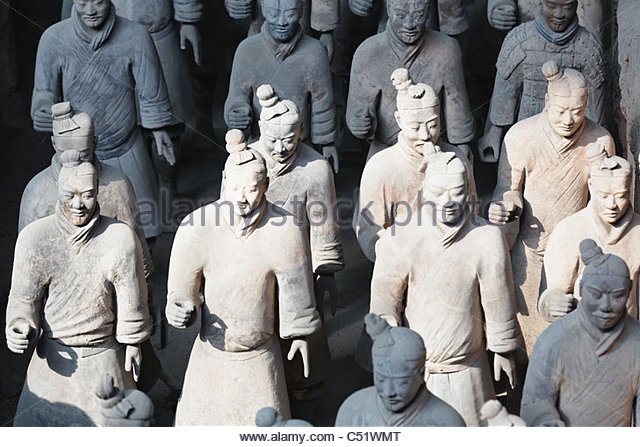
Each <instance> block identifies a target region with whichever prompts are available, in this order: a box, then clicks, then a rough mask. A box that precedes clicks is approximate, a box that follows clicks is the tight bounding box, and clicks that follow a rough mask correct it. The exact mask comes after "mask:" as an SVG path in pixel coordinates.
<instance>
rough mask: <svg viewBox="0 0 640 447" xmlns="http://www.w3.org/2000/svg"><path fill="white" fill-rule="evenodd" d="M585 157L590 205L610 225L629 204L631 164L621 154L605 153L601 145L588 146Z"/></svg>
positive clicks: (627, 208)
mask: <svg viewBox="0 0 640 447" xmlns="http://www.w3.org/2000/svg"><path fill="white" fill-rule="evenodd" d="M587 157H588V158H589V162H590V164H591V171H590V175H589V193H590V195H591V204H592V206H593V209H594V211H595V212H596V214H597V215H598V217H599V218H600V219H602V221H603V222H604V223H607V224H611V225H613V224H615V223H616V222H617V221H618V220H620V219H621V218H622V217H623V216H624V215H625V214H626V213H627V211H628V210H629V208H630V207H631V165H630V164H629V162H628V161H627V160H625V159H624V158H622V157H618V156H613V157H609V156H607V152H606V150H605V148H604V146H603V145H601V144H594V145H592V146H591V147H589V149H587Z"/></svg>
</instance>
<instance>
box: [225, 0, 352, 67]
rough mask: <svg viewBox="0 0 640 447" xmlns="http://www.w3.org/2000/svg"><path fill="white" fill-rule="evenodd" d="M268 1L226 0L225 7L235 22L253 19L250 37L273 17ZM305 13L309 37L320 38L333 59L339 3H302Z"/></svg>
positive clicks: (322, 0) (302, 19) (331, 0)
mask: <svg viewBox="0 0 640 447" xmlns="http://www.w3.org/2000/svg"><path fill="white" fill-rule="evenodd" d="M264 4H265V2H264V0H225V2H224V5H225V8H226V9H227V12H228V13H229V17H231V18H232V19H240V20H242V19H248V18H251V24H250V25H249V36H252V35H254V34H257V33H259V32H260V28H261V27H262V25H263V24H264V21H265V18H266V16H267V14H268V13H269V11H268V8H269V6H267V10H265V5H264ZM301 8H302V11H301V12H300V15H299V17H298V20H299V22H300V25H301V26H302V28H303V30H304V32H305V34H308V35H310V36H313V37H317V38H318V40H319V41H320V42H321V43H322V45H324V47H325V48H326V50H327V54H328V56H329V60H331V59H333V52H334V46H335V38H334V36H333V31H334V30H335V29H336V28H337V27H338V24H339V23H340V1H339V0H301Z"/></svg>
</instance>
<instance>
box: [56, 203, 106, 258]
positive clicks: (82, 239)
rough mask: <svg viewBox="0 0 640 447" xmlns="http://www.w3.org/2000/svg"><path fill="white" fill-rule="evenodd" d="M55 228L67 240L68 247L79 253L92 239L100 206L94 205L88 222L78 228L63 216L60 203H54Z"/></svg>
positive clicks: (98, 220)
mask: <svg viewBox="0 0 640 447" xmlns="http://www.w3.org/2000/svg"><path fill="white" fill-rule="evenodd" d="M55 215H56V228H57V229H58V231H59V232H60V234H62V236H64V237H65V238H66V239H67V242H68V243H69V245H70V246H71V247H73V248H75V249H76V251H79V250H80V249H81V248H82V247H83V246H85V245H86V244H87V243H88V242H89V241H90V240H91V238H92V237H93V235H94V233H95V231H96V228H97V227H98V225H99V224H100V205H99V204H97V203H96V209H95V210H94V211H93V215H92V216H91V219H89V222H87V223H86V224H84V225H83V226H81V227H78V226H76V225H74V224H72V223H71V222H69V220H67V218H66V217H65V215H64V212H63V211H62V205H61V204H60V202H57V203H56V212H55Z"/></svg>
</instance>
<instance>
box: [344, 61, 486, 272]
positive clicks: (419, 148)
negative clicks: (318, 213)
mask: <svg viewBox="0 0 640 447" xmlns="http://www.w3.org/2000/svg"><path fill="white" fill-rule="evenodd" d="M391 84H392V85H394V86H395V89H396V90H397V96H396V108H397V111H396V112H395V114H394V119H395V122H396V123H397V125H398V127H399V128H400V133H399V134H398V136H397V138H396V144H394V145H393V146H391V147H390V148H389V149H386V150H384V151H381V152H378V153H376V154H375V155H374V156H373V157H371V159H370V160H369V162H368V163H367V164H366V165H365V168H364V172H363V173H362V179H361V181H360V198H359V205H358V207H357V209H356V214H355V216H354V230H355V233H356V236H357V238H358V243H359V244H360V248H361V249H362V251H363V252H364V254H365V255H366V256H367V258H369V260H370V261H372V262H373V261H375V256H376V254H375V245H376V242H377V241H378V239H379V238H380V235H381V234H382V232H384V230H386V229H387V228H389V227H390V226H391V225H393V223H394V222H396V221H399V222H404V223H406V222H407V220H408V218H410V217H411V214H412V213H415V212H416V210H417V209H418V207H419V206H420V204H421V203H422V198H423V197H422V183H423V181H424V175H425V174H424V173H425V169H426V168H427V165H428V160H429V157H430V156H431V155H433V154H434V153H435V152H439V151H444V152H451V153H455V154H456V155H457V156H458V157H459V158H460V159H461V160H464V163H465V164H466V167H467V170H466V171H467V174H468V176H469V178H468V185H469V191H470V196H471V202H472V203H471V205H472V206H473V205H477V200H476V199H475V197H476V185H475V180H474V178H473V168H472V167H471V165H470V163H469V162H468V160H467V159H466V157H465V156H464V154H463V153H462V152H460V151H459V150H458V148H457V147H455V146H452V145H450V144H449V143H447V142H446V141H444V140H441V139H440V131H441V120H440V101H439V99H438V95H437V94H436V93H435V92H434V91H433V89H432V88H431V87H430V86H428V85H426V84H422V83H420V84H414V83H413V81H412V80H411V78H410V77H409V72H408V70H407V69H406V68H398V69H397V70H395V71H394V72H393V73H392V74H391ZM474 200H476V201H475V203H473V202H474ZM476 207H477V206H476Z"/></svg>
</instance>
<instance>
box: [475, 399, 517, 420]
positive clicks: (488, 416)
mask: <svg viewBox="0 0 640 447" xmlns="http://www.w3.org/2000/svg"><path fill="white" fill-rule="evenodd" d="M480 412H481V414H482V419H483V420H484V421H486V423H487V426H488V427H526V426H527V423H526V422H525V421H524V419H522V418H521V417H519V416H516V415H514V414H509V412H508V411H507V409H506V408H505V407H504V406H503V405H502V404H501V403H500V402H499V401H498V400H497V399H491V400H490V401H488V402H486V403H485V404H484V405H483V406H482V409H481V410H480Z"/></svg>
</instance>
